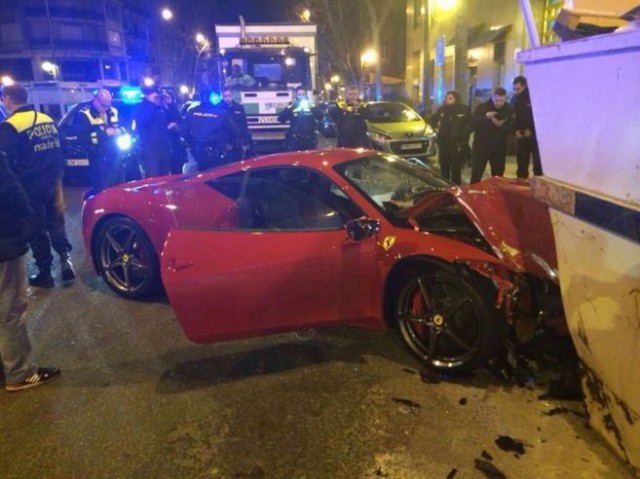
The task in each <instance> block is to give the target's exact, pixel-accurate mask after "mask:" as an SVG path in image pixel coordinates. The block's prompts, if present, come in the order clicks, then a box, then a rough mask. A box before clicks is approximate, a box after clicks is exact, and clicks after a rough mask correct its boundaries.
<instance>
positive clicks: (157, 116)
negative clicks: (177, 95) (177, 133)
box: [133, 99, 180, 151]
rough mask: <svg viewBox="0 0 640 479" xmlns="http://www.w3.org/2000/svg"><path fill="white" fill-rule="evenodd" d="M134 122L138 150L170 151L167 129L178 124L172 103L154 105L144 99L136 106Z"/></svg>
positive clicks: (170, 143) (178, 118) (169, 133)
mask: <svg viewBox="0 0 640 479" xmlns="http://www.w3.org/2000/svg"><path fill="white" fill-rule="evenodd" d="M134 122H135V124H134V125H135V126H134V128H133V129H134V130H135V132H136V134H137V135H138V142H139V144H140V148H144V149H152V150H169V151H170V150H171V149H172V147H173V141H172V139H171V132H170V131H169V130H168V129H167V127H168V126H169V124H170V123H179V122H180V113H179V112H178V109H177V108H176V106H175V105H174V104H173V103H170V104H166V103H161V104H160V105H156V104H155V103H152V102H150V101H148V100H147V99H144V100H143V101H142V103H140V105H138V108H137V110H136V113H135V115H134Z"/></svg>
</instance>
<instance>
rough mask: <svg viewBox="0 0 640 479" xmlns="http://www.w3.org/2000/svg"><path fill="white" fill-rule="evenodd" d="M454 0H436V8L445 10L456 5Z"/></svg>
mask: <svg viewBox="0 0 640 479" xmlns="http://www.w3.org/2000/svg"><path fill="white" fill-rule="evenodd" d="M456 3H457V2H456V0H436V8H437V9H439V10H443V11H447V10H451V9H452V8H453V7H455V6H456Z"/></svg>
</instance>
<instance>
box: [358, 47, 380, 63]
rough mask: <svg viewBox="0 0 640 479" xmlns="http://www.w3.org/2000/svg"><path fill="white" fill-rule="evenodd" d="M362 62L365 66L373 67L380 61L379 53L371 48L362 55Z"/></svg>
mask: <svg viewBox="0 0 640 479" xmlns="http://www.w3.org/2000/svg"><path fill="white" fill-rule="evenodd" d="M360 61H361V62H362V65H363V66H371V65H375V64H376V62H377V61H378V52H376V51H375V50H374V49H373V48H369V49H368V50H366V51H365V52H364V53H363V54H362V55H360Z"/></svg>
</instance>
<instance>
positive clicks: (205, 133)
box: [182, 91, 238, 171]
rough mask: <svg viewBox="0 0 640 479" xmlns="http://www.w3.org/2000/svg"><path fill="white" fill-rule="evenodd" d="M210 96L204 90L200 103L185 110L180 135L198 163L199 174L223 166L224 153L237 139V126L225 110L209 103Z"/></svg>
mask: <svg viewBox="0 0 640 479" xmlns="http://www.w3.org/2000/svg"><path fill="white" fill-rule="evenodd" d="M211 93H212V92H208V91H203V92H202V93H201V94H200V99H201V100H200V104H199V105H197V106H194V107H193V108H190V109H189V110H187V115H186V117H185V119H184V127H183V131H182V133H183V136H184V139H185V140H186V141H187V144H188V145H189V148H190V149H191V153H192V154H193V157H194V158H195V160H196V163H197V164H198V171H205V170H209V169H211V168H215V167H216V166H220V165H223V164H225V163H226V161H227V153H228V152H229V151H230V150H231V149H232V148H233V145H234V144H235V143H236V141H237V138H238V129H237V127H236V125H235V124H234V123H233V122H232V121H231V119H230V117H229V114H228V113H227V111H226V110H225V109H224V108H222V107H221V106H220V105H214V104H213V103H212V101H211V96H212V94H211ZM213 96H216V95H215V94H214V95H213ZM217 99H218V100H219V99H220V97H217Z"/></svg>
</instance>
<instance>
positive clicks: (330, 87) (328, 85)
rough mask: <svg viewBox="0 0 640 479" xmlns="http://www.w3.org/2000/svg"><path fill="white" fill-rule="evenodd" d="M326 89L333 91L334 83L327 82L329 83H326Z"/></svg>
mask: <svg viewBox="0 0 640 479" xmlns="http://www.w3.org/2000/svg"><path fill="white" fill-rule="evenodd" d="M324 89H325V90H327V91H331V90H333V85H332V84H331V83H329V82H327V83H325V84H324Z"/></svg>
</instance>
